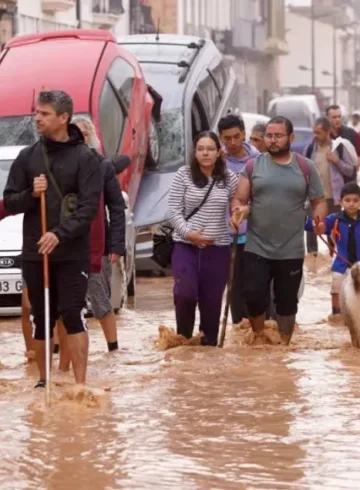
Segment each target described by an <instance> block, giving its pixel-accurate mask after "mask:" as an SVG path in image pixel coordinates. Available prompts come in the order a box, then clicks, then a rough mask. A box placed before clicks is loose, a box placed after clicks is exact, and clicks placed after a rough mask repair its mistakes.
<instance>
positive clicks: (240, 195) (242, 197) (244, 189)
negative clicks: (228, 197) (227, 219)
mask: <svg viewBox="0 0 360 490" xmlns="http://www.w3.org/2000/svg"><path fill="white" fill-rule="evenodd" d="M249 200H250V180H249V179H248V178H247V177H245V176H244V175H241V176H240V179H239V183H238V185H237V189H236V192H235V196H234V198H233V200H232V201H231V213H233V211H234V210H235V209H238V208H240V207H242V206H247V205H248V203H249Z"/></svg>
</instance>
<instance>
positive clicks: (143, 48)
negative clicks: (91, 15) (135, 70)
mask: <svg viewBox="0 0 360 490" xmlns="http://www.w3.org/2000/svg"><path fill="white" fill-rule="evenodd" d="M117 42H118V44H120V45H121V46H124V48H125V49H128V50H129V51H131V52H132V53H133V54H134V55H135V56H136V58H137V59H138V61H139V63H146V62H148V63H149V62H155V63H171V64H174V65H176V64H177V63H179V62H181V61H183V62H184V61H185V62H189V63H190V64H191V63H192V61H193V60H194V59H195V58H196V56H195V58H194V54H197V51H195V49H194V48H195V47H196V46H197V47H198V48H203V46H204V45H205V44H206V43H207V41H206V40H204V39H202V38H200V37H196V36H180V35H178V34H165V35H164V34H160V36H159V40H157V39H156V35H155V34H144V35H129V36H123V37H118V38H117Z"/></svg>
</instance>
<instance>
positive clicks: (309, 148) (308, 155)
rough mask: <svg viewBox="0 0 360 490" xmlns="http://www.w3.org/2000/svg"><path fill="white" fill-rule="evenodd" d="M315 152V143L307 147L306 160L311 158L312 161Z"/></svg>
mask: <svg viewBox="0 0 360 490" xmlns="http://www.w3.org/2000/svg"><path fill="white" fill-rule="evenodd" d="M313 151H314V143H310V144H309V145H308V146H307V147H306V151H305V156H306V158H309V159H311V155H312V153H313Z"/></svg>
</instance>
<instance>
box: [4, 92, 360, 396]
mask: <svg viewBox="0 0 360 490" xmlns="http://www.w3.org/2000/svg"><path fill="white" fill-rule="evenodd" d="M72 116H73V103H72V100H71V98H70V96H69V95H68V94H66V93H65V92H62V91H43V92H41V93H40V94H39V96H38V99H37V104H36V110H35V122H36V128H37V131H38V133H39V135H40V139H39V140H38V141H37V142H36V143H35V144H33V145H32V146H30V147H27V148H25V149H24V150H22V151H21V152H20V154H19V156H18V157H17V158H16V160H15V161H14V163H13V165H12V167H11V170H10V173H9V178H8V182H7V185H6V187H5V190H4V200H3V201H1V203H0V219H3V218H4V217H6V216H7V215H9V214H20V213H23V214H24V225H23V250H22V273H23V303H22V309H23V315H22V325H23V333H24V339H25V344H26V349H27V352H28V353H29V352H31V351H33V350H34V351H35V357H36V361H37V365H38V368H39V381H38V382H37V384H36V387H44V386H46V373H45V323H46V321H45V320H46V319H45V308H44V280H43V269H42V256H43V255H45V254H46V255H49V257H50V265H49V267H50V270H49V280H50V298H49V301H50V336H51V339H52V346H51V351H52V350H53V344H54V341H53V333H54V329H55V326H56V333H57V339H58V340H56V343H59V344H60V366H59V367H60V369H62V370H64V371H66V370H68V369H69V367H70V363H71V364H72V367H73V370H74V376H75V381H76V383H77V384H80V385H83V384H84V383H85V381H86V370H87V359H88V345H89V339H88V331H87V326H86V320H85V318H84V307H85V305H86V302H87V299H89V300H90V302H91V306H92V310H93V313H94V316H95V318H97V319H98V320H99V322H100V324H101V327H102V329H103V332H104V336H105V339H106V341H107V346H108V351H109V352H111V351H113V350H117V349H118V339H117V329H116V318H115V315H114V312H113V309H112V306H111V300H110V298H111V287H110V284H111V264H114V263H117V262H118V261H119V259H120V257H121V256H123V255H124V254H125V215H124V213H125V203H124V199H123V196H122V192H121V188H120V185H119V181H118V179H117V176H116V173H117V171H116V167H117V163H118V162H116V161H114V162H112V161H110V160H108V159H106V158H105V157H103V156H102V155H101V154H100V151H99V150H100V145H99V141H98V139H97V136H96V130H95V127H94V125H93V123H92V122H91V120H90V119H88V118H86V117H78V118H75V119H72ZM359 127H360V116H359V114H355V113H354V114H353V118H352V122H351V127H350V126H345V125H344V124H343V122H342V116H341V110H340V108H339V107H338V106H335V105H333V106H330V107H329V108H328V109H327V111H326V116H324V117H321V118H319V119H317V120H316V122H315V124H314V127H313V133H314V134H313V141H312V142H311V144H310V145H308V146H307V147H306V148H305V151H304V155H299V154H296V153H294V152H292V151H291V145H292V143H293V141H294V129H293V125H292V123H291V121H290V120H288V119H286V118H285V117H281V116H279V117H275V118H273V119H271V120H270V121H268V122H267V123H266V124H256V125H255V126H254V127H253V129H252V131H251V134H250V135H247V134H246V132H245V125H244V121H243V120H242V119H241V117H239V116H237V115H234V114H228V115H227V116H225V117H223V118H222V119H221V120H220V121H219V123H218V128H217V130H218V134H216V133H214V132H212V131H204V132H201V133H200V134H198V135H197V136H196V138H195V140H194V149H193V154H192V157H191V159H190V161H189V162H186V163H187V164H186V165H184V166H182V167H181V168H180V169H179V170H178V171H177V173H176V175H175V178H174V180H173V183H172V186H171V189H170V193H169V199H168V208H169V221H170V224H171V226H172V229H173V233H172V240H173V243H174V246H173V250H172V259H171V268H172V273H173V276H174V290H173V294H174V306H175V317H176V325H177V333H178V334H181V335H183V336H184V337H186V338H190V337H192V336H193V333H194V327H195V318H196V309H197V307H198V309H199V312H200V325H199V329H200V331H201V332H202V337H201V343H202V345H205V346H216V345H217V341H218V333H219V323H220V315H221V308H222V300H223V294H224V290H225V287H226V283H227V280H228V277H229V270H230V267H232V270H233V284H232V295H231V315H232V321H233V323H240V322H241V321H242V320H243V319H248V320H249V321H250V323H251V326H252V329H253V332H254V342H255V343H256V342H257V341H258V340H261V339H262V336H263V333H264V325H265V320H266V319H267V318H273V319H276V321H277V323H278V325H279V331H280V335H281V340H282V343H284V344H285V345H288V344H289V342H290V341H291V337H292V334H293V331H294V326H295V320H296V314H297V309H298V301H299V296H300V289H301V285H302V284H303V264H304V257H305V246H304V230H306V233H307V239H306V245H307V252H308V253H310V254H313V255H314V256H316V254H317V253H318V248H317V235H322V234H325V235H327V240H328V246H329V251H330V253H331V254H332V255H333V254H335V259H334V261H333V266H332V271H333V281H332V288H331V295H332V314H333V315H338V314H340V302H339V292H340V288H341V284H342V282H343V280H344V277H345V275H346V273H347V271H348V270H349V268H350V267H351V266H352V265H353V264H354V263H355V262H356V261H358V260H360V227H359V224H360V213H359V209H360V188H359V186H358V185H357V182H356V177H357V171H358V168H359V163H360V159H359V157H360V132H359ZM44 194H45V196H46V209H47V227H48V228H47V231H46V233H45V234H42V214H41V205H40V197H41V196H42V195H44ZM231 247H232V248H233V250H235V254H234V260H233V261H232V260H231V253H230V252H231ZM33 326H34V336H33V335H32V328H33ZM29 357H31V356H30V355H29Z"/></svg>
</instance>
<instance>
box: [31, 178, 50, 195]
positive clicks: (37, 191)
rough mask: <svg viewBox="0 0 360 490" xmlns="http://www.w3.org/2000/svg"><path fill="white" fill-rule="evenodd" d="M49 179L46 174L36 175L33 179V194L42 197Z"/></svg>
mask: <svg viewBox="0 0 360 490" xmlns="http://www.w3.org/2000/svg"><path fill="white" fill-rule="evenodd" d="M47 186H48V184H47V180H46V177H45V175H44V174H41V175H40V177H35V179H34V181H33V192H32V195H33V196H34V197H40V196H41V194H42V193H43V192H45V191H46V189H47Z"/></svg>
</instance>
